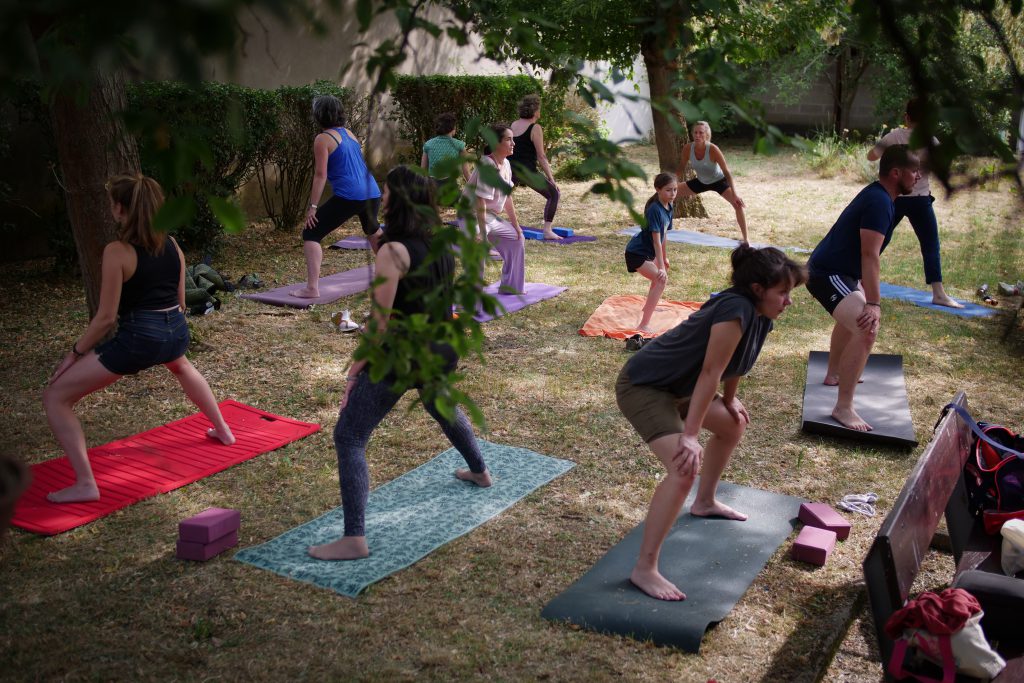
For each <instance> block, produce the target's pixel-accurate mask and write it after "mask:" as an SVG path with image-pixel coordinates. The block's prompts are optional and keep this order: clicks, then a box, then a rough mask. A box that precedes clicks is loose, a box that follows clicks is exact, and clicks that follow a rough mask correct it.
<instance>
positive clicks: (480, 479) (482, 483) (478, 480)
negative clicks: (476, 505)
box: [455, 469, 494, 489]
mask: <svg viewBox="0 0 1024 683" xmlns="http://www.w3.org/2000/svg"><path fill="white" fill-rule="evenodd" d="M455 478H456V479H461V480H462V481H471V482H473V483H474V484H476V485H477V486H479V487H480V488H482V489H485V488H487V487H488V486H490V485H491V484H493V483H494V482H493V481H492V480H491V473H490V472H489V471H487V470H486V469H485V470H484V471H483V472H480V473H479V474H478V473H476V472H474V471H472V470H467V469H460V470H455Z"/></svg>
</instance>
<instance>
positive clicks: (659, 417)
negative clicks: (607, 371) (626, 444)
mask: <svg viewBox="0 0 1024 683" xmlns="http://www.w3.org/2000/svg"><path fill="white" fill-rule="evenodd" d="M615 400H616V402H617V403H618V404H619V410H621V411H622V414H623V415H625V416H626V419H627V420H629V423H630V424H631V425H633V428H634V429H636V431H637V432H638V433H639V434H640V437H641V438H642V439H643V440H644V441H645V442H646V443H650V442H652V441H654V440H655V439H657V438H660V437H662V436H668V435H669V434H682V433H683V427H684V421H685V419H686V411H687V410H688V409H689V407H690V399H689V397H687V398H677V397H676V396H675V395H673V394H672V393H670V392H668V391H665V390H664V389H659V388H658V387H651V386H645V385H637V384H633V383H632V382H630V381H629V374H628V373H627V372H626V368H625V367H623V368H622V372H620V373H619V377H618V379H617V380H616V381H615Z"/></svg>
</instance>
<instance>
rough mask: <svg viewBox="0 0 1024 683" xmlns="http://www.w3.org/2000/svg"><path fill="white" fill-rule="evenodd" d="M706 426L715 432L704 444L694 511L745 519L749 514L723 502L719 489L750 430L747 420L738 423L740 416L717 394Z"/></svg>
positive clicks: (700, 514) (707, 416)
mask: <svg viewBox="0 0 1024 683" xmlns="http://www.w3.org/2000/svg"><path fill="white" fill-rule="evenodd" d="M702 426H703V427H704V428H705V429H707V430H708V431H710V432H711V438H710V439H708V442H707V445H705V446H704V463H703V465H702V466H701V470H700V482H699V483H698V484H697V495H696V496H694V498H693V504H692V505H691V506H690V514H692V515H695V516H697V517H725V518H726V519H735V520H736V521H738V522H742V521H744V520H745V519H746V518H747V515H745V514H744V513H742V512H737V511H736V510H733V509H732V508H731V507H729V506H728V505H726V504H725V503H721V502H719V501H718V500H717V499H716V498H715V492H716V491H717V490H718V482H719V481H720V480H721V478H722V472H724V471H725V466H726V465H728V464H729V459H730V458H731V457H732V452H733V451H734V450H735V449H736V445H737V444H738V443H739V442H740V439H742V438H743V433H744V432H745V431H746V429H747V424H746V421H745V420H742V418H741V421H740V422H736V418H734V417H733V416H732V415H731V414H730V413H729V411H728V410H726V408H725V404H724V403H722V399H720V398H718V397H715V400H714V401H712V402H711V405H710V406H709V407H708V412H707V415H705V416H704V424H703V425H702Z"/></svg>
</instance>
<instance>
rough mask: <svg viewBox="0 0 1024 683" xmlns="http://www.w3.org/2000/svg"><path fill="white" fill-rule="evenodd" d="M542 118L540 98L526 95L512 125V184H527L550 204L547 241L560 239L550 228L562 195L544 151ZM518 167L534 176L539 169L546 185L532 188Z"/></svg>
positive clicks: (546, 207)
mask: <svg viewBox="0 0 1024 683" xmlns="http://www.w3.org/2000/svg"><path fill="white" fill-rule="evenodd" d="M539 119H540V97H539V96H537V95H527V96H526V97H524V98H523V99H522V100H520V102H519V119H518V120H516V121H514V122H513V123H512V126H511V127H512V135H514V136H515V143H516V144H515V150H514V151H513V152H512V155H511V156H510V157H509V161H511V162H512V164H513V167H512V184H513V185H515V186H516V187H519V186H520V185H527V186H529V187H531V189H533V191H534V192H536V193H537V194H539V195H540V196H542V197H544V199H546V200H547V203H545V204H544V239H546V240H560V239H562V238H561V237H560V236H558V235H556V234H555V233H554V231H552V229H551V223H552V221H554V220H555V212H556V211H558V199H559V197H560V196H561V194H560V193H559V192H558V185H556V184H555V176H554V174H552V172H551V164H550V163H549V162H548V155H547V153H546V152H545V151H544V130H543V129H542V128H541V127H540V125H538V123H537V121H538V120H539ZM515 164H521V165H522V166H524V167H525V168H527V169H528V170H530V171H532V172H533V173H537V167H538V166H540V170H541V171H542V172H543V173H544V186H543V187H539V188H538V187H533V186H532V185H530V183H529V182H528V181H527V180H526V178H522V177H520V176H519V175H517V174H516V168H515Z"/></svg>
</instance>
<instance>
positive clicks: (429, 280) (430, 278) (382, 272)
mask: <svg viewBox="0 0 1024 683" xmlns="http://www.w3.org/2000/svg"><path fill="white" fill-rule="evenodd" d="M382 205H383V208H384V220H385V222H386V224H387V226H388V230H387V233H386V234H385V237H384V239H383V242H382V244H381V247H380V250H379V251H378V252H377V259H376V266H375V273H376V277H377V279H378V280H381V279H383V282H381V283H379V284H375V285H374V288H373V300H374V303H375V304H376V305H375V306H374V318H373V320H372V321H371V324H372V325H376V326H377V329H378V331H384V330H386V329H387V325H388V320H389V318H388V317H387V316H386V315H385V314H384V312H385V311H389V310H390V311H393V313H392V314H391V316H392V317H395V316H402V317H407V316H411V315H415V314H425V313H427V312H428V311H427V308H426V306H425V305H424V301H425V295H426V294H428V293H442V295H445V296H447V295H449V294H451V296H454V294H453V293H452V285H453V279H454V274H455V259H454V257H453V256H452V255H451V253H450V252H445V253H444V254H441V255H439V256H436V257H433V260H430V257H429V253H430V242H431V236H432V231H433V228H434V226H436V225H439V224H440V217H439V216H438V213H437V205H436V204H435V202H434V187H433V184H432V183H431V182H430V180H429V179H428V178H424V177H423V176H422V175H420V174H418V173H416V172H415V171H412V170H410V169H409V168H407V167H406V166H398V167H397V168H394V169H392V170H391V172H390V173H388V176H387V179H386V180H385V182H384V195H383V202H382ZM425 216H429V219H425ZM451 296H449V297H448V298H449V299H451ZM444 310H445V311H447V316H448V318H450V317H451V306H450V305H447V306H444ZM384 343H385V344H386V343H387V337H385V338H384ZM431 349H432V351H433V352H434V353H435V354H437V355H438V356H440V357H441V358H442V359H443V361H444V369H445V371H447V372H450V371H452V370H454V369H455V366H456V364H457V363H458V357H457V356H456V354H455V350H454V349H453V348H452V347H451V346H449V345H447V344H434V345H432V347H431ZM403 393H404V392H396V391H395V390H394V382H393V381H392V380H390V379H389V378H387V377H385V378H384V379H383V380H381V381H380V382H374V381H373V380H371V379H370V373H369V372H368V370H367V368H366V361H365V360H357V361H355V362H353V363H352V365H351V366H350V367H349V370H348V376H347V377H346V378H345V393H344V394H343V395H342V397H341V406H340V410H339V412H338V424H337V425H336V426H335V428H334V448H335V450H337V452H338V479H339V481H340V485H341V506H342V509H343V510H344V512H345V532H344V535H343V536H342V537H341V538H339V539H336V540H334V541H332V542H331V543H325V544H324V545H317V546H311V547H310V548H309V551H308V552H309V554H310V555H311V556H312V557H315V558H317V559H320V560H358V559H360V558H363V557H367V556H368V555H369V554H370V547H369V545H368V544H367V542H366V529H365V528H364V522H365V516H366V501H367V497H368V495H369V492H370V471H369V467H367V464H366V444H367V443H369V441H370V435H371V434H373V430H374V429H375V428H376V427H377V425H378V424H380V421H381V420H383V419H384V417H385V416H386V415H387V414H388V413H389V412H391V409H392V408H393V407H394V406H395V404H396V403H398V400H399V399H400V398H402V394H403ZM421 398H422V396H421ZM423 407H424V408H426V410H427V412H428V413H429V414H430V416H431V417H432V418H434V420H436V421H437V423H438V424H439V425H440V426H441V430H442V431H443V432H444V434H445V436H447V437H448V440H449V441H451V442H452V445H453V446H455V448H456V449H458V451H459V453H461V454H462V457H463V458H465V459H466V464H467V465H468V466H469V467H468V469H460V470H456V471H455V476H456V477H457V478H459V479H462V480H463V481H466V482H470V483H472V484H476V485H477V486H481V487H487V486H490V485H491V475H490V473H489V472H488V471H487V467H486V466H485V465H484V460H483V456H482V455H481V454H480V448H479V447H478V446H477V442H476V436H475V435H474V434H473V427H472V425H471V424H470V422H469V420H468V419H467V418H466V416H465V414H464V413H463V412H462V411H461V410H459V409H458V408H456V409H455V419H454V420H452V421H451V422H449V421H448V420H446V419H445V418H444V417H442V416H441V414H440V413H438V412H437V409H436V408H435V407H434V405H433V404H432V403H431V402H430V401H423Z"/></svg>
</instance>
